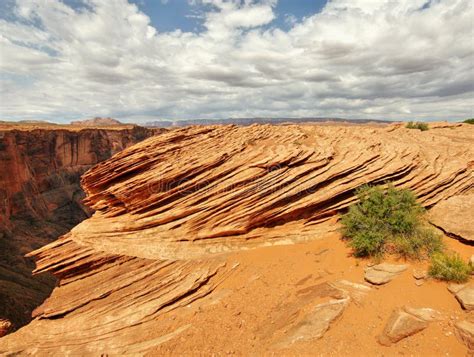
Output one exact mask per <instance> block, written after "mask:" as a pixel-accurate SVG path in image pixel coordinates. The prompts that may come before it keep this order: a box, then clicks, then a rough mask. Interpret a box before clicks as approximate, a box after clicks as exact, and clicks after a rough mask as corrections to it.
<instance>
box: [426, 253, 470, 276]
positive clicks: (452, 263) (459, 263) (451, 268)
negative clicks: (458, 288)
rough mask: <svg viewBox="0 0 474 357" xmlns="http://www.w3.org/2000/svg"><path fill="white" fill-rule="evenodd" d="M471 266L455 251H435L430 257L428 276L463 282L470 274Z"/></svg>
mask: <svg viewBox="0 0 474 357" xmlns="http://www.w3.org/2000/svg"><path fill="white" fill-rule="evenodd" d="M471 272H472V267H471V265H470V264H468V263H466V262H465V261H464V260H462V258H461V257H460V256H459V255H458V254H456V253H436V254H433V256H432V258H431V266H430V268H429V270H428V273H429V275H430V276H432V277H433V278H436V279H440V280H446V281H453V282H456V283H464V282H466V281H467V280H469V277H470V276H471Z"/></svg>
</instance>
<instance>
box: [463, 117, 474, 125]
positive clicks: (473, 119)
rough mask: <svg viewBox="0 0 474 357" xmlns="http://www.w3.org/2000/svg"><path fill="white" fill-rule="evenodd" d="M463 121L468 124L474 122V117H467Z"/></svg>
mask: <svg viewBox="0 0 474 357" xmlns="http://www.w3.org/2000/svg"><path fill="white" fill-rule="evenodd" d="M463 123H466V124H474V118H472V119H466V120H464V121H463Z"/></svg>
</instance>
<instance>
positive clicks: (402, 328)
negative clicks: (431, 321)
mask: <svg viewBox="0 0 474 357" xmlns="http://www.w3.org/2000/svg"><path fill="white" fill-rule="evenodd" d="M427 327H428V321H425V320H423V319H421V318H420V317H418V316H415V315H412V314H411V313H408V312H407V311H405V310H403V309H397V310H395V311H394V312H393V313H392V315H391V316H390V318H389V320H388V322H387V324H386V325H385V328H384V330H383V333H382V335H380V336H379V337H378V342H379V343H380V344H381V345H384V346H390V345H391V344H392V343H396V342H398V341H400V340H402V339H404V338H406V337H408V336H412V335H414V334H415V333H418V332H420V331H422V330H424V329H425V328H427Z"/></svg>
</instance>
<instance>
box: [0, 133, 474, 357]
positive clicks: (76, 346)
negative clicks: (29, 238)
mask: <svg viewBox="0 0 474 357" xmlns="http://www.w3.org/2000/svg"><path fill="white" fill-rule="evenodd" d="M473 136H474V128H472V127H469V126H466V125H463V126H462V127H460V128H450V127H447V128H439V129H433V130H430V131H427V132H420V131H415V130H407V129H405V128H401V127H397V126H389V127H385V128H371V127H364V126H312V125H308V126H304V125H300V126H296V125H288V126H271V125H254V126H250V127H238V126H215V127H189V128H184V129H177V130H173V131H171V132H168V133H165V134H162V135H160V136H157V137H152V138H150V139H148V140H146V141H143V142H142V143H139V144H137V145H135V146H133V147H131V148H129V149H126V150H124V151H122V152H120V153H119V154H117V155H115V156H114V157H113V158H111V159H110V160H108V161H106V162H103V163H101V164H99V165H98V166H96V167H95V168H93V169H92V170H90V171H89V172H87V173H86V174H85V175H84V176H83V179H82V185H83V188H84V190H85V191H86V193H87V199H86V203H87V204H88V205H89V206H90V207H91V208H93V209H94V210H96V212H95V214H94V215H93V217H91V218H90V219H88V220H86V221H84V222H82V223H81V224H80V225H78V226H76V227H75V228H74V229H73V230H72V231H71V232H70V233H68V234H67V235H65V236H64V237H62V238H61V239H60V240H58V241H57V242H55V243H52V244H50V245H48V246H46V247H44V248H42V249H39V250H37V251H35V252H33V253H32V256H34V257H35V258H36V260H37V270H36V271H37V272H44V271H49V272H52V273H54V274H55V275H56V276H57V277H58V278H60V284H59V286H58V287H57V288H56V289H55V290H54V292H53V294H52V296H51V297H50V298H49V299H48V300H47V301H46V302H45V304H43V305H42V306H41V307H40V308H38V309H37V310H36V311H35V317H36V319H35V320H34V321H33V322H32V323H31V324H30V325H29V326H28V327H27V328H24V329H22V330H21V331H19V332H17V333H16V334H14V335H11V336H8V337H6V338H4V339H3V340H2V342H0V352H2V351H7V350H9V351H22V352H24V353H28V352H29V353H35V352H36V353H38V352H42V353H53V352H54V351H58V350H60V351H62V352H72V353H83V352H92V351H93V352H95V353H143V352H144V351H147V350H148V349H149V348H151V347H152V346H156V345H158V344H160V343H162V342H163V341H166V340H167V339H169V338H172V337H173V336H174V335H175V334H178V333H179V331H177V330H176V331H174V332H171V333H170V334H168V335H159V334H157V333H154V332H153V324H154V319H156V318H157V317H158V316H160V315H161V314H164V313H166V312H168V311H170V310H173V309H176V308H179V307H182V306H185V305H187V304H189V303H190V302H191V301H194V300H196V299H199V298H201V297H203V296H205V295H207V294H209V293H210V292H211V291H212V290H213V289H215V288H216V286H217V285H218V284H219V283H220V282H221V281H222V279H224V278H225V277H226V275H227V274H229V273H230V272H231V271H232V268H233V267H232V266H229V264H226V254H225V253H230V252H233V251H238V250H242V249H251V248H256V247H261V246H267V245H273V244H289V243H294V242H299V241H304V240H311V239H315V238H317V237H318V235H321V234H323V233H325V232H328V231H330V230H334V229H336V226H335V225H334V221H335V220H334V217H335V216H336V214H337V212H339V211H340V210H342V209H344V208H346V207H348V206H349V205H350V204H352V203H353V202H354V201H355V196H354V191H355V189H357V188H358V187H360V186H361V185H363V184H379V183H384V182H386V181H391V182H393V183H394V184H395V185H396V186H403V187H408V188H411V189H412V190H413V191H414V192H415V193H416V194H417V196H418V199H419V201H420V203H421V204H422V205H423V206H425V207H428V208H429V207H431V206H433V205H435V204H436V203H438V202H440V201H441V200H444V199H447V198H449V197H451V196H453V195H463V194H466V193H468V192H472V189H473V185H474V181H473V164H472V161H470V160H471V159H472V157H474V155H473V154H474V151H473V148H472V145H471V144H472V139H473ZM66 327H67V328H66ZM182 328H186V326H183V327H182ZM46 330H47V331H49V332H48V334H47V335H45V334H41V335H39V333H38V331H46ZM32 345H34V346H36V347H30V346H32Z"/></svg>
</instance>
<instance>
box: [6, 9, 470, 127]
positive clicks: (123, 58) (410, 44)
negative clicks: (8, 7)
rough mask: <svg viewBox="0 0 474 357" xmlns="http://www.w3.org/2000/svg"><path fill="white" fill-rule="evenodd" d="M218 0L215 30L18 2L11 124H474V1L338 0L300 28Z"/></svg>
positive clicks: (9, 40)
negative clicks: (316, 119) (99, 120)
mask: <svg viewBox="0 0 474 357" xmlns="http://www.w3.org/2000/svg"><path fill="white" fill-rule="evenodd" d="M205 2H207V3H209V4H213V5H215V6H213V7H212V8H211V11H210V12H207V13H203V14H202V16H203V19H204V20H205V23H206V26H207V27H206V28H205V29H204V31H202V32H200V33H183V32H181V31H175V32H172V33H159V32H157V31H156V30H155V29H154V28H153V27H152V26H151V25H150V20H149V18H148V17H147V16H146V15H145V14H143V13H141V12H140V11H139V9H138V8H137V7H136V6H135V5H132V4H129V3H128V2H127V1H126V0H115V1H109V0H90V1H88V2H87V6H84V7H82V8H81V9H80V10H73V9H72V8H70V7H68V6H67V5H65V4H64V3H63V2H60V1H59V0H49V1H48V2H47V3H46V2H37V1H34V0H17V6H16V12H17V14H19V16H20V17H21V19H20V20H18V21H16V20H12V19H14V16H11V17H9V19H10V20H0V46H1V47H0V78H7V77H5V75H7V74H8V75H10V77H8V80H6V79H4V80H2V81H1V83H0V84H1V87H0V90H1V93H0V95H1V97H2V100H1V101H0V116H1V117H7V118H8V119H27V118H33V117H34V118H39V117H41V118H46V119H53V120H54V119H57V118H66V119H68V118H77V117H80V116H94V115H103V114H105V115H112V116H113V115H127V114H128V115H130V116H133V117H140V115H141V116H146V117H149V116H150V115H153V114H157V113H159V114H160V115H163V116H170V117H174V118H179V117H182V118H192V117H229V116H255V117H257V116H278V117H284V116H333V115H334V116H347V117H369V118H377V117H386V118H389V119H397V118H410V119H415V118H420V119H425V118H430V119H433V115H434V116H435V117H436V118H440V119H443V118H448V119H449V118H451V117H452V116H453V115H455V116H457V117H459V116H474V113H473V108H474V99H473V91H474V89H473V85H472V84H471V83H473V82H474V78H473V68H472V63H473V56H474V48H473V42H472V18H473V17H474V10H473V7H472V3H471V1H470V0H437V1H432V2H431V3H430V5H429V6H424V4H425V3H426V1H423V0H399V1H390V0H379V1H366V0H351V1H347V0H331V1H330V2H329V3H328V4H327V5H326V7H325V8H324V9H323V11H322V12H321V13H318V14H309V16H307V17H306V18H305V19H304V20H302V21H301V22H296V23H292V25H291V26H292V27H291V28H289V29H288V30H287V31H284V30H282V29H275V28H272V27H271V26H269V25H268V24H269V23H270V21H271V20H272V19H273V18H275V16H276V14H275V13H274V11H275V7H274V5H275V3H274V1H259V2H254V3H250V2H247V3H245V4H244V5H243V3H241V2H238V1H233V2H228V3H222V2H219V1H214V0H205ZM420 9H422V10H420ZM262 25H266V26H262ZM243 29H244V30H243ZM46 49H49V50H46ZM2 76H3V77H2ZM20 77H21V78H23V77H24V78H28V81H26V80H20V79H18V78H20Z"/></svg>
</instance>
